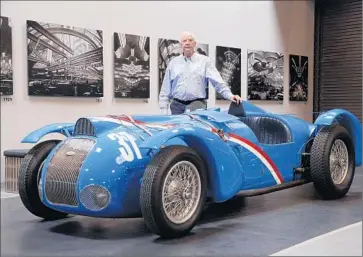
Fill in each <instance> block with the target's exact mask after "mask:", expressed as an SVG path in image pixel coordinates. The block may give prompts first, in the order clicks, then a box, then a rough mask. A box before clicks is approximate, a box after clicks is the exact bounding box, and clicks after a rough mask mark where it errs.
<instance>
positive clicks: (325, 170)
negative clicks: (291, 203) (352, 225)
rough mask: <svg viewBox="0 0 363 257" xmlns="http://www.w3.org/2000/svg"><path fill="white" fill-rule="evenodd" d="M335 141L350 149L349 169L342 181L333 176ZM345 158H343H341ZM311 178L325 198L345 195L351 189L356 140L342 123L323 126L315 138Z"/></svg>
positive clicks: (337, 197)
mask: <svg viewBox="0 0 363 257" xmlns="http://www.w3.org/2000/svg"><path fill="white" fill-rule="evenodd" d="M335 142H338V143H342V142H343V143H344V144H341V146H342V149H344V145H345V147H346V149H347V150H348V154H347V155H348V169H347V173H346V175H345V177H344V179H343V180H342V181H339V182H337V183H335V182H334V180H333V178H332V167H331V166H330V154H331V150H332V147H333V145H334V143H335ZM340 160H343V159H340ZM310 169H311V178H312V182H313V184H314V187H315V190H316V191H317V193H318V194H319V195H320V196H321V197H322V198H323V199H325V200H334V199H339V198H342V197H344V196H345V195H346V194H347V192H348V191H349V189H350V186H351V184H352V182H353V178H354V173H355V151H354V142H353V139H352V137H351V136H350V134H349V132H348V131H347V130H346V129H345V128H344V127H342V126H340V125H332V126H326V127H323V128H322V129H321V130H320V131H319V132H318V134H317V136H316V137H315V139H314V142H313V145H312V148H311V156H310Z"/></svg>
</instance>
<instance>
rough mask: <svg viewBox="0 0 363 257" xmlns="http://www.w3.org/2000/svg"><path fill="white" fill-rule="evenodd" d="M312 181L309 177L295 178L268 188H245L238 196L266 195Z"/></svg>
mask: <svg viewBox="0 0 363 257" xmlns="http://www.w3.org/2000/svg"><path fill="white" fill-rule="evenodd" d="M310 182H311V181H310V180H308V179H299V180H295V181H292V182H287V183H284V184H280V185H276V186H271V187H267V188H261V189H250V190H243V191H240V192H239V193H237V196H244V197H251V196H258V195H264V194H268V193H272V192H276V191H280V190H284V189H288V188H291V187H297V186H301V185H304V184H307V183H310Z"/></svg>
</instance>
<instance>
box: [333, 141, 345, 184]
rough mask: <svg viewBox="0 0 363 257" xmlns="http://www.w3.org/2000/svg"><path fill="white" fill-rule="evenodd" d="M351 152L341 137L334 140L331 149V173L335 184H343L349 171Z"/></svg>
mask: <svg viewBox="0 0 363 257" xmlns="http://www.w3.org/2000/svg"><path fill="white" fill-rule="evenodd" d="M348 164H349V153H348V149H347V146H346V145H345V143H344V142H343V140H341V139H337V140H335V141H334V144H333V146H332V148H331V151H330V173H331V177H332V180H333V182H334V183H335V184H337V185H338V184H341V183H342V182H343V181H344V179H345V177H346V176H347V173H348Z"/></svg>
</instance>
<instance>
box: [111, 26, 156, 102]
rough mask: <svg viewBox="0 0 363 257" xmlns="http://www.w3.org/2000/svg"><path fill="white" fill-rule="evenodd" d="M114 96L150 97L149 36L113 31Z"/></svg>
mask: <svg viewBox="0 0 363 257" xmlns="http://www.w3.org/2000/svg"><path fill="white" fill-rule="evenodd" d="M114 79H115V80H114V81H115V82H114V84H115V97H120V98H149V97H150V38H149V37H146V36H140V35H131V34H122V33H114Z"/></svg>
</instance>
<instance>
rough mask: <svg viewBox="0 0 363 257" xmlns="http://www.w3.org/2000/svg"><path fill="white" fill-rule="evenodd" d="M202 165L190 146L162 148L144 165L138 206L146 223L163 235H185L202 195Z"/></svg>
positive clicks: (198, 212)
mask: <svg viewBox="0 0 363 257" xmlns="http://www.w3.org/2000/svg"><path fill="white" fill-rule="evenodd" d="M206 183H207V179H206V168H205V165H204V162H203V160H202V159H201V157H200V156H199V155H198V154H197V153H196V152H195V151H194V150H193V149H191V148H189V147H184V146H169V147H165V148H163V149H162V150H161V151H160V152H159V153H158V154H157V155H156V156H155V157H154V158H153V160H152V162H151V163H150V164H149V165H148V167H147V168H146V171H145V174H144V177H143V181H142V185H141V192H140V206H141V212H142V215H143V218H144V220H145V223H146V225H147V227H148V228H149V229H150V230H151V231H152V232H154V233H155V234H157V235H159V236H161V237H164V238H174V237H181V236H184V235H186V234H187V233H189V232H190V230H192V228H193V227H194V226H195V224H196V222H197V220H198V219H199V217H200V215H201V213H202V210H203V205H204V202H205V198H206V186H207V185H206Z"/></svg>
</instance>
